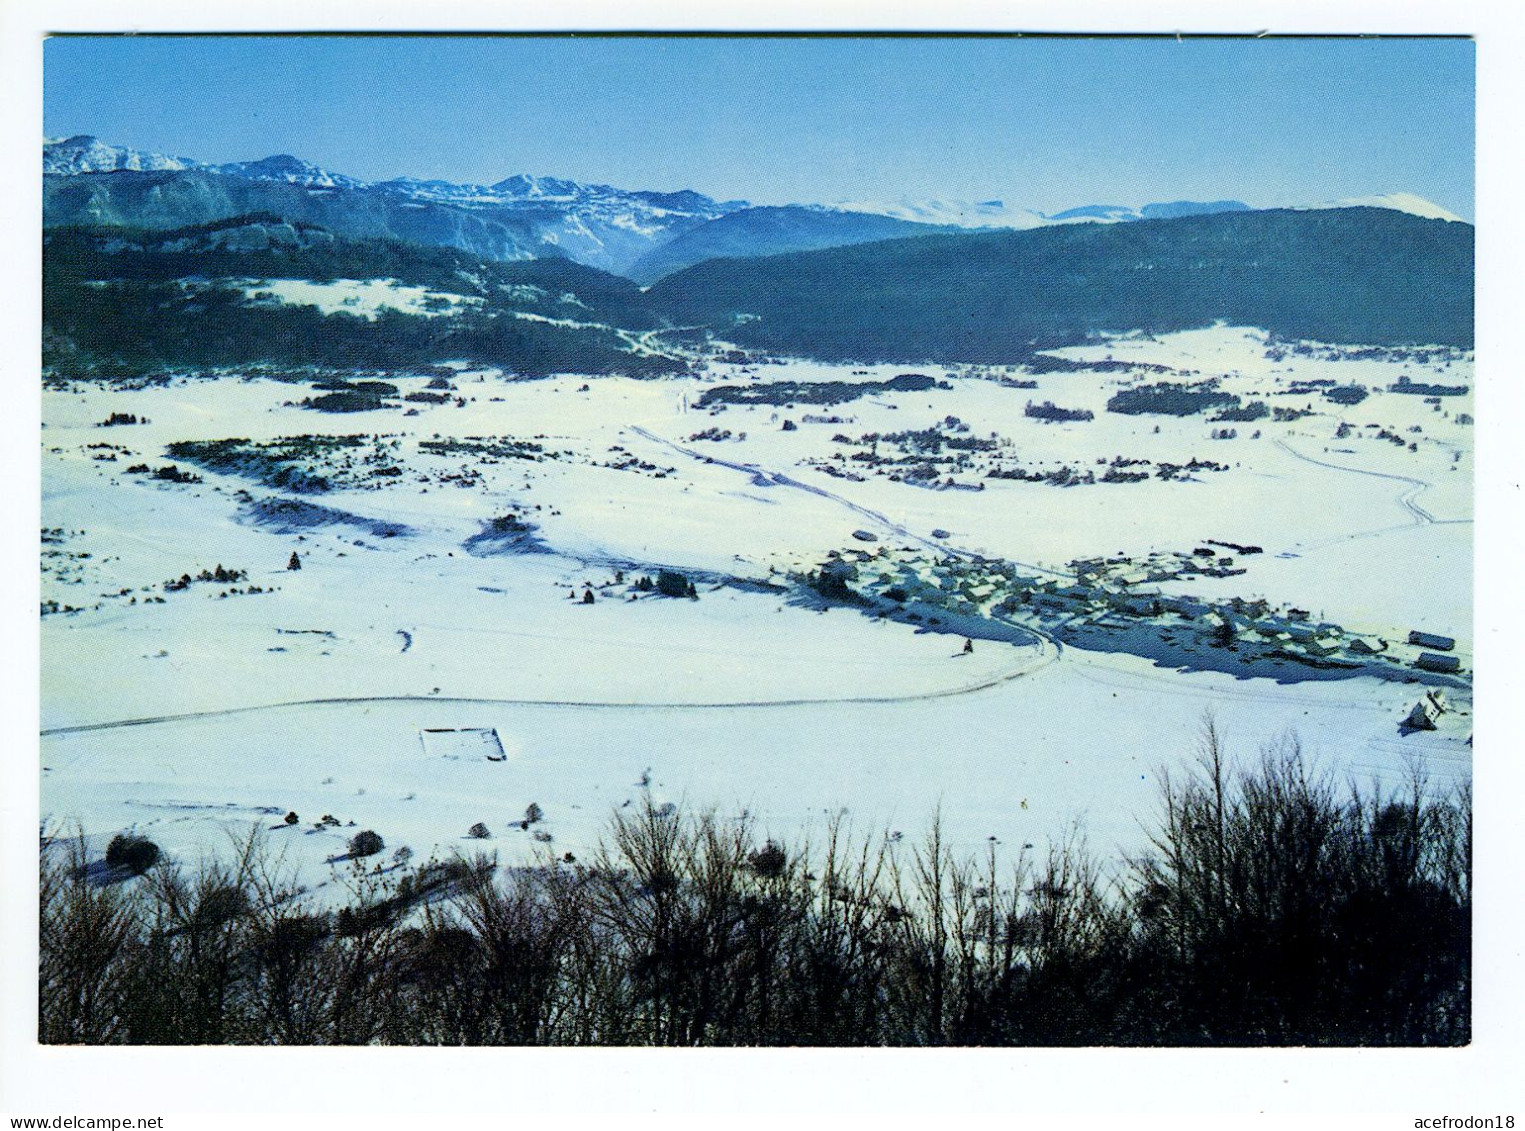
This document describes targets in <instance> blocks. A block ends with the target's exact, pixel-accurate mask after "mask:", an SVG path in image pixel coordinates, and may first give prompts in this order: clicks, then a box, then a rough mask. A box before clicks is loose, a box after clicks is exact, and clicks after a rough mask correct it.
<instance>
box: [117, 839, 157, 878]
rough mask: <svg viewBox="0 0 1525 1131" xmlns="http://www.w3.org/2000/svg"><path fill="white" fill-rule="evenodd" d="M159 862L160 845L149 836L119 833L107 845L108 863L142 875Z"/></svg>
mask: <svg viewBox="0 0 1525 1131" xmlns="http://www.w3.org/2000/svg"><path fill="white" fill-rule="evenodd" d="M158 862H159V846H158V845H157V844H155V843H154V842H153V841H151V840H149V839H148V838H147V837H141V836H136V835H134V834H133V833H117V835H116V836H114V837H112V838H111V843H110V844H108V845H107V846H106V865H107V867H110V868H125V869H127V870H128V871H129V872H131V873H132V874H133V875H134V876H141V875H142V874H143V873H144V872H146V871H148V870H149V869H150V868H152V867H153V866H154V865H155V864H157V863H158Z"/></svg>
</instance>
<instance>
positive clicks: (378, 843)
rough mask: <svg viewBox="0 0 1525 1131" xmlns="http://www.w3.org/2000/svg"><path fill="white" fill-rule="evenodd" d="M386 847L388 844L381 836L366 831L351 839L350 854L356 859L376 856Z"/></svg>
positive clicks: (368, 830)
mask: <svg viewBox="0 0 1525 1131" xmlns="http://www.w3.org/2000/svg"><path fill="white" fill-rule="evenodd" d="M385 847H386V842H385V841H383V840H382V839H381V834H380V833H376V832H372V831H371V830H370V829H365V830H364V831H362V832H358V833H356V834H355V835H354V836H352V837H350V841H349V854H350V855H351V856H354V857H357V858H358V857H361V856H375V855H376V853H378V852H380V851H381V850H382V849H383V848H385Z"/></svg>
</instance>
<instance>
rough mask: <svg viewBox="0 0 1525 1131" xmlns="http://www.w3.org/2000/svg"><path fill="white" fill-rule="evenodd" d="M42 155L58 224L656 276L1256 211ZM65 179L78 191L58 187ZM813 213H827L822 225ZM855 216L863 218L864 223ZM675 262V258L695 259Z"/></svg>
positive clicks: (1403, 198) (1421, 203)
mask: <svg viewBox="0 0 1525 1131" xmlns="http://www.w3.org/2000/svg"><path fill="white" fill-rule="evenodd" d="M42 156H43V173H44V174H45V175H46V177H47V178H48V179H49V180H51V181H53V182H55V183H54V184H53V186H52V187H51V188H50V190H49V191H48V193H47V195H46V197H45V205H44V213H45V219H46V222H47V223H49V224H61V223H124V224H137V225H140V226H144V227H175V226H179V225H184V224H195V223H203V222H206V221H209V220H216V219H224V218H227V217H229V216H234V215H238V214H240V213H241V212H249V211H271V212H277V213H280V214H282V215H287V216H290V217H291V218H293V219H302V220H309V221H312V222H315V223H320V224H323V225H325V226H328V227H332V228H333V229H334V230H336V231H338V232H340V233H342V234H347V235H354V236H392V237H395V238H400V239H407V240H412V241H414V242H419V243H431V244H442V245H445V246H453V247H460V248H462V249H463V250H468V251H472V252H475V253H478V254H481V255H483V256H484V257H489V258H495V259H524V258H534V257H537V256H544V255H561V256H566V257H568V258H572V259H575V260H578V261H580V262H583V263H586V264H588V265H590V266H594V267H599V268H601V269H603V270H606V271H612V272H615V273H625V272H627V271H629V270H630V269H631V268H632V267H635V266H636V265H638V264H640V265H643V267H644V268H645V273H646V276H647V281H649V278H650V277H652V275H653V270H654V269H653V268H651V267H650V265H651V264H654V263H660V262H664V258H663V256H662V255H661V254H660V252H661V249H662V248H663V247H664V246H665V245H667V244H669V243H671V242H672V241H675V240H678V239H680V238H685V237H686V240H685V242H686V243H687V244H689V245H694V246H720V247H723V248H724V249H725V250H724V254H729V255H737V254H740V255H743V256H747V255H766V254H772V253H775V252H783V251H793V250H801V249H807V248H818V247H822V246H841V245H845V244H852V243H859V242H867V241H870V240H878V239H885V238H889V234H888V233H887V232H886V230H885V228H884V224H885V218H889V219H890V220H894V221H900V222H902V224H903V225H904V227H903V229H899V230H897V231H896V232H894V234H896V235H917V234H921V233H923V232H933V231H947V230H950V229H970V228H1013V229H1028V228H1037V227H1045V226H1048V225H1053V224H1073V223H1124V222H1130V221H1136V220H1149V219H1165V218H1170V217H1175V216H1187V215H1200V214H1204V213H1211V212H1230V211H1248V210H1250V207H1249V205H1246V204H1244V203H1242V202H1240V201H1235V200H1224V201H1212V202H1196V201H1174V202H1169V203H1163V204H1145V205H1143V206H1141V207H1137V208H1135V207H1132V206H1126V205H1106V204H1093V205H1084V206H1081V207H1078V208H1071V209H1067V210H1065V211H1061V212H1055V213H1043V212H1039V211H1036V210H1033V209H1026V208H1021V207H1016V206H1012V205H1009V204H1007V203H1006V202H1004V201H1000V200H987V201H980V202H966V201H952V200H901V201H893V202H876V201H866V200H850V201H837V202H833V203H831V204H809V205H804V206H788V208H787V212H788V213H789V216H788V219H789V223H788V224H780V223H779V215H780V214H781V213H782V212H784V211H786V209H780V208H776V207H769V208H765V209H759V208H754V206H753V205H751V204H749V203H747V202H746V201H741V200H730V201H724V202H720V201H715V200H712V199H711V198H710V197H707V196H704V195H703V194H701V193H697V192H693V191H689V190H683V191H678V192H654V191H631V190H627V189H620V188H615V187H613V186H610V185H598V184H584V183H581V182H577V181H572V180H566V179H563V178H558V177H537V176H529V175H525V174H519V175H515V176H510V177H507V178H505V179H504V180H501V181H498V182H496V183H494V184H491V185H480V184H455V183H452V182H449V181H443V180H421V179H417V178H413V177H399V178H395V179H393V180H388V181H379V182H368V181H362V180H359V179H357V178H355V177H349V176H346V175H344V174H342V173H334V172H331V171H329V170H327V169H324V168H322V167H321V166H319V165H315V164H313V163H312V162H309V161H305V160H302V159H301V158H298V157H293V156H290V155H288V154H280V155H276V156H272V157H266V158H263V159H261V160H257V161H240V162H233V163H227V164H212V163H208V162H202V161H196V160H193V159H191V158H186V157H175V156H168V155H164V154H159V153H149V152H144V151H141V150H136V149H131V148H127V147H125V146H116V145H109V144H106V143H104V142H102V141H100V140H98V139H97V138H94V137H91V136H88V135H80V136H77V137H70V138H62V139H46V140H45V141H44V144H43V153H42ZM105 173H131V174H167V175H170V180H171V181H172V182H175V183H174V185H173V188H171V189H169V190H167V191H166V190H165V188H164V186H162V185H158V184H156V185H153V186H149V185H146V184H144V183H142V182H141V180H134V179H133V178H125V179H118V178H115V177H92V176H90V174H105ZM177 174H178V175H179V176H178V177H177V176H176V175H177ZM65 179H66V181H67V182H69V183H68V187H67V189H65V188H64V187H62V186H61V185H59V184H58V183H57V182H59V181H64V180H65ZM157 179H158V180H162V177H160V178H157ZM1294 207H1303V208H1349V207H1372V208H1387V209H1394V210H1397V211H1402V212H1408V213H1412V214H1414V215H1417V216H1423V217H1428V218H1435V219H1442V220H1450V221H1456V220H1459V219H1460V218H1459V217H1457V216H1456V215H1454V214H1453V213H1451V212H1448V211H1447V210H1445V209H1443V208H1441V207H1440V206H1439V205H1436V204H1433V203H1431V202H1430V201H1427V200H1424V199H1422V198H1420V197H1417V196H1414V195H1412V194H1409V193H1393V194H1389V195H1382V196H1366V197H1358V198H1350V199H1346V200H1340V201H1332V202H1328V203H1319V204H1298V205H1294ZM752 213H756V215H757V218H756V220H755V221H753V220H750V217H751V214H752ZM739 214H745V215H739ZM812 216H814V217H816V218H817V220H816V222H815V223H812V220H811V217H812ZM853 217H859V218H861V219H860V220H858V221H856V222H855V221H853V220H852V218H853ZM727 218H730V219H727ZM722 220H726V223H725V225H724V229H723V233H724V234H723V238H722V233H721V232H720V231H717V233H716V238H715V239H712V240H705V239H697V238H696V236H697V233H696V230H697V229H700V228H702V227H703V226H705V225H708V224H712V223H715V222H718V221H722ZM667 258H668V259H670V260H671V261H672V262H674V263H676V262H677V261H678V259H680V258H683V257H678V256H669V257H667ZM658 269H660V268H658ZM636 273H637V274H638V275H639V274H640V273H641V272H640V271H639V270H638V271H637V272H636Z"/></svg>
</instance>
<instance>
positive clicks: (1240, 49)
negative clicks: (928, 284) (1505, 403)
mask: <svg viewBox="0 0 1525 1131" xmlns="http://www.w3.org/2000/svg"><path fill="white" fill-rule="evenodd" d="M44 68H45V71H44V83H45V92H44V130H45V132H46V133H47V134H48V135H49V136H55V137H56V136H68V135H72V134H79V133H90V134H95V135H96V136H98V137H100V138H101V139H102V140H105V141H109V142H113V143H116V144H122V145H130V146H133V147H136V148H142V149H149V150H154V151H158V152H163V153H172V154H178V155H181V156H187V157H195V158H199V159H201V160H207V161H237V160H248V159H252V158H256V157H264V156H267V155H269V154H272V153H293V154H296V155H297V156H300V157H305V158H307V159H309V160H312V161H316V162H318V163H319V164H322V165H324V166H326V167H328V168H330V169H332V170H334V171H336V172H341V173H348V174H350V175H352V176H357V177H361V178H364V179H368V180H380V179H385V178H388V177H392V176H399V175H410V176H419V177H439V178H444V179H447V180H453V181H478V182H488V183H490V182H492V181H496V180H500V179H502V178H503V177H506V176H509V175H511V174H514V173H521V172H522V173H534V174H548V175H556V176H564V177H571V178H574V179H577V180H583V181H597V182H603V183H608V184H614V185H619V186H621V187H625V188H651V189H665V190H671V189H678V188H694V189H698V190H699V191H701V192H705V193H708V194H709V195H711V196H715V197H717V198H745V199H749V200H752V201H755V202H758V203H783V202H788V201H834V200H841V199H852V198H857V199H875V200H885V199H899V198H903V197H912V198H926V197H944V198H951V199H964V200H989V199H1000V200H1004V201H1006V202H1007V203H1008V204H1014V205H1018V206H1023V207H1030V208H1035V209H1038V210H1041V211H1054V210H1058V209H1062V208H1066V207H1070V206H1074V205H1079V204H1087V203H1117V204H1134V205H1136V204H1143V203H1147V202H1151V201H1161V200H1177V199H1195V200H1209V199H1222V198H1235V199H1239V200H1243V201H1245V202H1247V203H1249V204H1251V205H1256V206H1271V205H1277V204H1294V203H1314V202H1318V201H1324V200H1330V199H1337V198H1341V197H1347V196H1359V195H1367V194H1371V193H1386V192H1413V193H1416V194H1418V195H1420V196H1423V197H1426V198H1428V199H1430V200H1433V201H1435V202H1436V203H1438V204H1440V205H1442V206H1444V207H1446V208H1448V209H1450V210H1452V211H1453V212H1456V213H1458V214H1460V215H1462V216H1464V217H1467V218H1469V219H1470V218H1471V216H1472V194H1473V181H1472V173H1473V99H1474V79H1473V47H1472V44H1471V43H1470V42H1469V41H1466V40H1436V39H1429V40H1398V39H1389V40H1374V39H1366V40H1354V39H1346V40H1278V39H1261V40H1193V39H1186V40H1184V41H1179V42H1178V41H1176V40H1174V39H1154V40H1137V39H1000V40H971V39H806V40H802V39H698V40H695V39H671V38H669V39H597V38H586V37H579V38H576V39H555V38H534V39H460V38H342V37H322V38H281V37H261V38H216V37H199V38H154V37H145V36H136V37H130V38H122V37H93V38H55V39H51V40H49V41H48V43H47V44H46V47H45V55H44Z"/></svg>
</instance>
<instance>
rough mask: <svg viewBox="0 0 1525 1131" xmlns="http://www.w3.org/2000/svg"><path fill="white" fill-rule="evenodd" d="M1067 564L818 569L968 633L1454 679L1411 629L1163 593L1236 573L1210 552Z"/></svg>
mask: <svg viewBox="0 0 1525 1131" xmlns="http://www.w3.org/2000/svg"><path fill="white" fill-rule="evenodd" d="M860 540H862V539H860ZM1070 567H1071V571H1072V576H1059V575H1050V576H1033V575H1029V574H1027V573H1023V572H1019V571H1018V567H1017V566H1015V565H1014V564H1013V563H1011V562H1008V561H1004V560H1000V559H991V558H981V557H956V556H938V555H936V554H932V553H928V552H927V551H925V550H919V549H912V548H900V549H894V548H891V547H887V546H881V547H879V548H877V549H874V550H867V549H855V550H847V551H842V552H837V553H834V554H833V555H832V556H831V559H830V560H829V561H828V563H827V565H826V567H824V568H823V570H822V573H823V574H824V573H826V572H829V573H830V575H831V579H832V583H833V589H834V591H839V592H840V591H850V592H852V593H854V594H856V595H858V596H860V597H862V598H866V599H869V600H871V601H873V602H874V603H875V604H877V605H878V606H879V607H880V608H881V609H882V608H883V607H884V606H885V605H889V606H890V607H891V608H893V609H898V610H899V611H900V612H901V613H902V614H903V615H906V618H907V619H911V620H921V621H925V622H927V623H934V622H935V620H937V619H939V618H941V619H943V620H947V619H948V618H957V619H958V620H959V621H962V622H965V627H964V628H961V629H959V631H964V632H966V633H967V632H968V627H967V624H968V622H969V621H971V620H976V621H977V620H981V619H983V620H986V621H994V622H1004V623H1007V624H1016V625H1018V626H1028V627H1034V628H1039V629H1042V630H1043V631H1045V632H1047V633H1048V634H1051V635H1056V636H1059V637H1060V638H1063V639H1066V640H1069V641H1071V642H1072V643H1075V644H1077V645H1079V646H1081V647H1087V646H1097V647H1104V648H1125V649H1126V650H1129V651H1139V652H1141V653H1144V654H1147V655H1150V656H1151V657H1153V658H1157V659H1166V658H1169V659H1171V660H1172V661H1179V662H1181V663H1182V664H1189V665H1201V666H1208V667H1213V668H1222V669H1225V670H1234V671H1243V670H1244V667H1245V665H1248V664H1253V663H1257V662H1260V661H1272V662H1276V663H1283V662H1290V663H1296V664H1300V665H1306V666H1308V667H1312V668H1321V669H1345V670H1348V671H1350V672H1351V673H1352V674H1354V673H1356V672H1365V673H1366V674H1372V675H1379V676H1383V677H1385V678H1389V679H1410V678H1417V675H1416V672H1417V671H1423V672H1434V673H1439V674H1444V675H1452V676H1460V675H1461V673H1462V668H1461V663H1460V660H1459V659H1458V657H1457V656H1455V655H1453V654H1450V653H1452V652H1453V651H1454V649H1455V641H1454V640H1452V639H1450V638H1447V637H1442V636H1436V635H1433V634H1430V633H1425V632H1418V631H1416V632H1413V633H1410V635H1409V637H1408V640H1407V641H1406V642H1399V641H1396V640H1394V641H1388V640H1384V639H1381V638H1379V637H1376V636H1367V635H1360V634H1357V633H1353V632H1350V631H1347V630H1346V629H1344V628H1343V627H1341V626H1340V625H1338V624H1334V623H1331V622H1328V621H1322V620H1316V619H1314V618H1313V617H1312V615H1311V614H1310V613H1309V612H1308V610H1306V609H1298V608H1289V607H1273V606H1272V605H1271V604H1270V603H1269V602H1267V601H1265V600H1263V599H1246V598H1241V597H1231V598H1227V599H1220V600H1211V601H1210V600H1206V599H1203V598H1200V597H1193V596H1188V595H1184V594H1176V593H1164V592H1161V591H1160V589H1159V587H1158V583H1159V582H1165V581H1174V580H1178V579H1182V578H1190V577H1193V576H1204V575H1205V576H1230V575H1235V574H1240V573H1243V572H1244V570H1243V569H1242V568H1238V567H1236V566H1235V564H1234V559H1233V558H1232V557H1230V556H1228V555H1222V554H1219V553H1217V552H1215V551H1213V550H1211V549H1208V548H1206V547H1199V548H1198V549H1196V550H1194V551H1192V552H1191V553H1178V552H1163V551H1162V552H1156V553H1152V554H1149V555H1148V556H1146V557H1142V558H1132V557H1126V556H1122V555H1119V556H1116V557H1110V558H1086V559H1081V560H1078V561H1075V562H1072V563H1070ZM1141 630H1142V631H1143V636H1142V637H1141V636H1139V633H1140V631H1141ZM1463 678H1464V677H1463Z"/></svg>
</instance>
